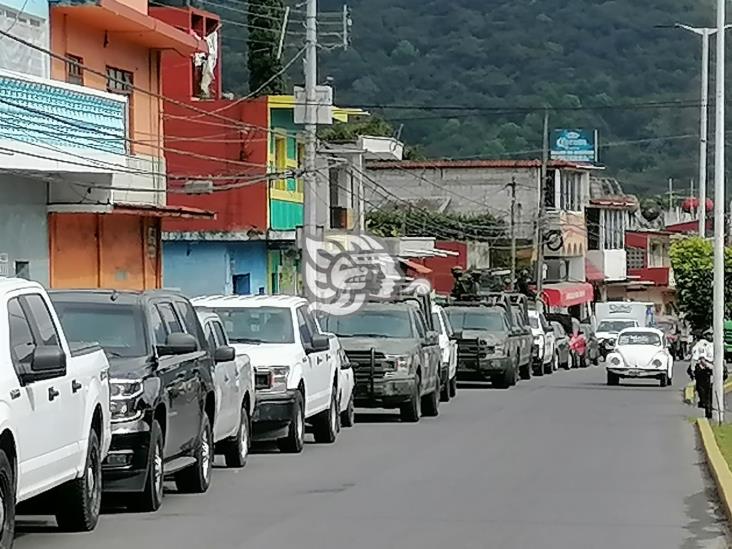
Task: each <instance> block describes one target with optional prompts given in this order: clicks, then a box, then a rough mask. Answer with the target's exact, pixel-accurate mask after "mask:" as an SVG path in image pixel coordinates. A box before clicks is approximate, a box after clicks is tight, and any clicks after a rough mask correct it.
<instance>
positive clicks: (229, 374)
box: [198, 311, 256, 467]
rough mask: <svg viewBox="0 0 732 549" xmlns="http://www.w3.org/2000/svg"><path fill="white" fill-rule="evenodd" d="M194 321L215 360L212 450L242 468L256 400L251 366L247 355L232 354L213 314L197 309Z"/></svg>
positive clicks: (230, 465) (216, 317) (228, 462)
mask: <svg viewBox="0 0 732 549" xmlns="http://www.w3.org/2000/svg"><path fill="white" fill-rule="evenodd" d="M198 320H199V321H200V322H201V326H203V332H204V334H205V335H206V341H207V343H208V350H209V353H211V356H213V357H215V360H216V369H215V370H214V387H215V390H216V400H215V403H216V413H215V419H214V425H213V440H214V444H215V451H216V453H218V454H223V455H224V458H225V460H226V465H227V466H229V467H244V465H246V462H247V456H248V455H249V445H250V441H251V436H250V428H251V417H252V415H253V414H254V403H255V401H256V397H255V392H254V368H252V364H251V361H250V360H249V357H248V356H247V355H245V354H241V353H240V354H235V350H234V348H233V347H231V346H230V345H229V338H228V337H227V335H226V332H225V331H224V325H223V323H222V322H221V319H220V318H219V316H218V315H217V314H216V313H210V312H205V311H204V312H199V313H198ZM229 359H231V360H229Z"/></svg>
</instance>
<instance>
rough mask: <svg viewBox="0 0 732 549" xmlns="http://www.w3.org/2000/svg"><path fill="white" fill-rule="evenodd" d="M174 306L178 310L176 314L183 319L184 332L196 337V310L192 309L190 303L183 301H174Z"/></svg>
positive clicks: (197, 324)
mask: <svg viewBox="0 0 732 549" xmlns="http://www.w3.org/2000/svg"><path fill="white" fill-rule="evenodd" d="M175 308H176V310H177V311H178V316H179V317H180V318H182V319H183V323H184V324H185V327H186V332H188V333H189V334H191V335H193V336H196V337H198V326H199V322H198V317H197V316H196V311H194V310H193V307H192V306H191V304H190V303H186V302H185V301H176V302H175Z"/></svg>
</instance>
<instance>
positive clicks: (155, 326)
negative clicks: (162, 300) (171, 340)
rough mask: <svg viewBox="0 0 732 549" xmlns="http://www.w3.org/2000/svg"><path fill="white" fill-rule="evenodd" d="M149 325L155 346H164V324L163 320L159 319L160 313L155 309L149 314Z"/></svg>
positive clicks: (165, 335) (165, 337)
mask: <svg viewBox="0 0 732 549" xmlns="http://www.w3.org/2000/svg"><path fill="white" fill-rule="evenodd" d="M150 325H151V327H152V331H153V336H154V337H155V345H165V340H166V339H167V337H168V333H167V332H166V331H165V324H163V319H162V318H161V317H160V312H159V311H158V310H157V309H153V310H152V311H151V312H150Z"/></svg>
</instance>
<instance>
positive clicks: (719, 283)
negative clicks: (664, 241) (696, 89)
mask: <svg viewBox="0 0 732 549" xmlns="http://www.w3.org/2000/svg"><path fill="white" fill-rule="evenodd" d="M726 7H727V2H726V0H717V76H716V86H717V90H716V100H715V110H716V112H715V116H716V120H715V128H714V130H715V136H714V141H715V143H714V294H713V299H714V302H713V309H712V312H713V318H714V396H715V397H716V398H715V400H716V404H717V405H716V409H717V414H716V418H715V419H717V420H718V421H719V423H722V422H723V421H724V374H723V372H724V340H723V338H724V201H725V197H724V130H725V127H724V126H725V125H724V100H725V93H724V73H725V70H724V68H725V67H724V42H725V40H724V38H725V37H724V34H725V30H726V29H727V25H726V24H725V19H726ZM705 207H706V204H705Z"/></svg>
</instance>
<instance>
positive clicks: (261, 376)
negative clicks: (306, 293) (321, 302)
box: [193, 295, 340, 453]
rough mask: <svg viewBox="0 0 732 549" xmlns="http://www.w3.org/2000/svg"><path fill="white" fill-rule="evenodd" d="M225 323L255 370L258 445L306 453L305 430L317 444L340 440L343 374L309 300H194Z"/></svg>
mask: <svg viewBox="0 0 732 549" xmlns="http://www.w3.org/2000/svg"><path fill="white" fill-rule="evenodd" d="M193 302H194V304H195V306H196V307H197V308H199V309H200V310H206V311H212V312H215V313H217V314H218V315H219V317H221V320H222V321H223V323H224V329H225V331H226V333H227V335H228V336H229V341H230V342H231V344H232V345H233V346H234V348H235V349H236V351H237V352H238V353H244V354H247V355H248V356H249V358H250V359H251V361H252V364H253V365H254V368H255V382H256V398H257V404H256V407H255V409H254V415H253V417H252V435H253V440H255V441H275V442H276V443H277V445H278V446H279V448H280V450H281V451H283V452H289V453H299V452H302V450H303V446H304V441H305V424H306V423H310V424H311V425H312V427H313V433H314V435H315V441H316V442H320V443H333V442H335V440H336V438H337V436H338V415H339V412H340V410H339V404H338V395H339V385H338V384H339V380H340V368H339V364H338V363H336V361H335V360H334V357H333V355H332V353H331V346H330V338H329V337H328V335H326V334H324V333H322V332H321V331H320V327H319V326H318V322H317V320H316V319H315V317H314V316H313V313H312V312H311V311H310V310H309V307H308V302H307V300H305V299H303V298H301V297H293V296H286V295H272V296H270V295H258V296H213V297H200V298H196V299H194V300H193Z"/></svg>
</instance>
